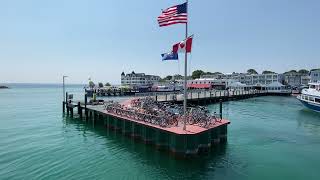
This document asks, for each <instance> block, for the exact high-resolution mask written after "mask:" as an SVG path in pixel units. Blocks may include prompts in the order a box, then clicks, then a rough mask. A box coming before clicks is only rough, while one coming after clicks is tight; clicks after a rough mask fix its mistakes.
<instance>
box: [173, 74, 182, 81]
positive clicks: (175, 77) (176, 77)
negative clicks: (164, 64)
mask: <svg viewBox="0 0 320 180" xmlns="http://www.w3.org/2000/svg"><path fill="white" fill-rule="evenodd" d="M173 78H174V80H179V79H183V76H182V75H180V74H175V75H173Z"/></svg>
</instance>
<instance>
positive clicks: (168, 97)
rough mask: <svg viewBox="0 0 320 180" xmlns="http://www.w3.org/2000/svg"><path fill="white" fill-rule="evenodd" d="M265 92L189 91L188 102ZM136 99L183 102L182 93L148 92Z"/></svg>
mask: <svg viewBox="0 0 320 180" xmlns="http://www.w3.org/2000/svg"><path fill="white" fill-rule="evenodd" d="M266 93H267V91H264V90H205V91H204V90H188V96H187V97H188V100H196V99H212V98H215V99H217V98H231V97H235V98H236V97H241V96H254V95H263V94H266ZM135 96H136V97H145V96H148V97H152V98H154V99H155V100H157V101H183V93H182V92H179V91H177V92H147V93H136V95H135Z"/></svg>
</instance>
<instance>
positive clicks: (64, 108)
mask: <svg viewBox="0 0 320 180" xmlns="http://www.w3.org/2000/svg"><path fill="white" fill-rule="evenodd" d="M65 111H66V106H65V102H64V100H63V101H62V112H63V114H64V112H65Z"/></svg>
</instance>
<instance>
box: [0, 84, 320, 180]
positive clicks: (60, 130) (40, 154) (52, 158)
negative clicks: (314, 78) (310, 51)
mask: <svg viewBox="0 0 320 180" xmlns="http://www.w3.org/2000/svg"><path fill="white" fill-rule="evenodd" d="M11 87H12V88H11V89H8V90H5V91H1V92H0V96H1V101H0V105H1V106H2V107H4V108H3V109H1V110H0V113H1V121H0V124H1V132H3V133H1V134H0V137H1V139H2V141H0V145H1V146H0V149H1V160H2V163H1V165H3V166H1V167H2V170H1V171H0V173H1V176H2V177H8V178H11V177H17V178H19V177H21V178H22V177H24V178H27V179H32V178H36V179H48V178H55V179H56V178H57V179H69V178H71V177H73V178H79V179H81V178H82V179H83V178H85V179H86V178H90V177H91V178H96V179H104V178H105V177H108V178H110V179H117V178H119V177H122V178H129V179H130V177H132V176H135V177H136V176H137V177H138V176H139V177H140V178H141V179H150V178H149V177H151V176H158V177H159V178H160V179H162V178H164V179H165V178H166V177H169V179H175V178H189V179H199V176H200V178H201V179H210V178H212V177H213V176H214V177H215V178H218V179H219V178H224V179H248V177H249V178H262V179H269V178H291V179H303V178H308V179H317V178H318V177H319V175H320V174H319V173H317V172H318V171H317V167H318V164H319V161H320V159H319V156H317V154H318V150H319V148H320V146H319V144H320V142H319V139H320V133H319V131H320V124H319V114H318V113H316V112H313V111H311V110H309V109H308V108H305V107H304V106H303V105H302V104H301V103H300V102H299V101H298V100H297V99H296V98H295V97H292V96H259V97H252V98H248V99H239V100H235V101H224V102H223V104H222V116H223V119H228V120H230V122H231V123H230V124H229V125H228V130H227V135H228V136H227V142H226V143H218V144H215V145H213V146H212V147H210V149H209V152H202V153H200V155H196V157H193V158H192V163H189V162H190V160H189V158H187V159H185V158H183V159H180V156H178V155H174V154H173V153H170V151H167V150H161V149H159V150H157V147H156V146H155V145H148V144H147V145H146V144H145V143H144V141H143V140H142V139H139V138H138V139H137V140H135V139H134V138H133V137H131V136H128V135H127V136H125V135H123V133H122V131H121V130H113V129H111V128H110V129H109V128H106V127H105V126H104V124H103V123H104V122H103V121H102V120H98V119H97V120H96V121H94V122H95V123H93V121H92V119H91V118H89V119H88V121H86V120H85V115H84V110H83V117H82V118H80V115H77V108H74V112H73V113H74V115H73V117H71V114H69V116H67V115H66V114H65V116H62V103H61V101H54V99H61V96H62V93H61V87H60V86H58V85H57V86H56V88H53V87H51V86H50V87H46V86H43V87H42V88H30V87H27V88H25V87H24V86H22V87H19V86H11ZM66 90H67V91H68V92H69V93H70V94H74V100H75V101H76V99H77V98H79V101H80V100H82V97H83V92H84V91H83V86H78V87H70V86H67V87H66ZM35 92H36V93H35ZM77 94H81V96H80V95H79V96H77ZM80 98H81V99H80ZM111 98H113V97H110V99H111ZM122 98H123V97H114V99H112V100H118V101H122ZM128 98H135V97H128ZM22 100H23V101H27V102H28V106H26V105H25V104H24V103H21V102H22ZM88 101H89V99H88ZM12 107H15V109H12ZM206 107H207V108H208V110H210V112H212V113H214V112H217V113H219V111H220V103H219V102H217V103H212V104H208V105H206ZM261 109H263V111H262V110H261ZM65 113H67V111H66V112H65ZM69 113H71V112H69ZM96 118H97V117H96ZM8 144H9V145H8ZM175 157H177V158H178V159H177V158H175ZM12 162H14V163H12ZM57 162H58V163H57ZM44 164H46V165H44ZM273 164H277V166H274V165H273ZM279 166H280V167H281V168H279ZM301 166H303V167H305V168H301ZM129 167H130V173H128V174H123V171H126V170H128V168H129ZM261 168H263V169H268V171H271V172H273V173H270V174H267V175H266V174H263V175H261V174H260V172H261ZM52 169H55V171H52ZM142 169H143V170H142ZM190 169H192V171H191V170H190ZM39 171H40V172H45V173H38V172H39ZM179 171H185V172H186V173H183V174H180V173H177V172H179ZM66 174H67V176H66Z"/></svg>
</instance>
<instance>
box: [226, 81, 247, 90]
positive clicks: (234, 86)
mask: <svg viewBox="0 0 320 180" xmlns="http://www.w3.org/2000/svg"><path fill="white" fill-rule="evenodd" d="M228 88H229V89H230V90H244V91H248V90H250V89H253V86H250V85H246V84H243V83H241V82H232V83H230V84H229V85H228Z"/></svg>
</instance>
